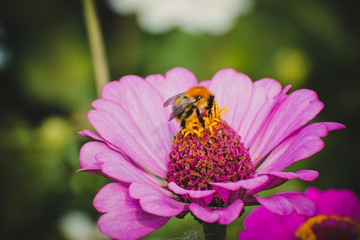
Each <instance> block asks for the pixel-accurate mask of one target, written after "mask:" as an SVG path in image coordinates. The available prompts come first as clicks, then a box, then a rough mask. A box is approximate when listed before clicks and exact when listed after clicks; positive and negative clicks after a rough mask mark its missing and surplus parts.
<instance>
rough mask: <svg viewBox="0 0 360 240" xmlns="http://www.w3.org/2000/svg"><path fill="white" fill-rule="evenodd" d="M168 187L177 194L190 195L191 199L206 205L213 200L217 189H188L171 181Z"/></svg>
mask: <svg viewBox="0 0 360 240" xmlns="http://www.w3.org/2000/svg"><path fill="white" fill-rule="evenodd" d="M168 188H169V189H170V190H171V191H173V192H174V193H176V194H179V195H187V196H189V197H190V199H191V201H193V202H197V203H200V204H204V205H208V204H209V203H210V202H211V200H212V198H213V195H214V193H215V192H216V191H215V190H186V189H184V188H181V187H179V186H178V185H177V184H176V183H174V182H170V183H169V184H168Z"/></svg>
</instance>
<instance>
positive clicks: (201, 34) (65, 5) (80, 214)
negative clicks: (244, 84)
mask: <svg viewBox="0 0 360 240" xmlns="http://www.w3.org/2000/svg"><path fill="white" fill-rule="evenodd" d="M184 1H185V0H184ZM239 1H240V2H241V4H239ZM239 1H237V0H236V1H231V0H229V1H225V0H224V1H223V4H225V2H226V6H218V5H216V1H208V2H206V1H198V3H197V4H194V6H192V7H193V8H194V9H191V8H188V9H187V10H186V11H188V12H186V11H185V10H184V11H185V12H183V10H182V8H181V7H173V6H168V5H166V4H165V3H164V2H163V1H160V0H156V1H155V0H154V1H150V2H152V4H148V3H146V2H149V1H142V0H136V1H135V0H133V3H131V1H125V0H122V1H118V2H116V0H112V1H95V4H96V8H97V12H98V16H99V21H100V25H101V29H102V33H103V38H104V42H105V50H106V55H107V60H108V63H109V69H110V76H111V79H112V80H117V79H119V78H120V77H121V76H124V75H127V74H136V75H140V76H142V77H145V76H147V75H148V74H154V73H161V74H164V73H165V72H166V71H167V70H169V69H171V68H173V67H176V66H182V67H186V68H188V69H189V70H191V71H192V72H193V73H194V74H195V75H196V76H197V77H198V79H199V80H203V79H204V80H205V79H210V78H211V77H212V76H213V74H214V73H215V72H216V71H218V70H220V69H222V68H227V67H230V68H234V69H236V70H237V71H239V72H243V73H245V74H247V75H248V76H250V77H251V78H252V79H253V80H257V79H260V78H264V77H269V78H274V79H277V80H278V81H280V82H281V83H282V84H283V86H284V85H287V84H292V85H293V88H292V91H293V90H296V89H299V88H310V89H313V90H315V91H316V92H317V93H318V95H319V98H320V100H322V101H323V102H324V103H325V108H324V109H323V111H322V112H321V113H320V114H319V115H318V116H317V117H316V119H315V121H336V122H341V123H343V124H345V125H346V129H344V130H340V131H335V132H331V133H330V134H329V135H328V136H327V137H326V138H325V139H324V141H325V148H324V149H323V150H322V151H321V152H319V153H317V154H315V155H314V156H313V157H311V158H309V159H306V160H304V161H301V162H298V163H295V164H294V165H293V166H291V167H290V170H295V169H299V168H300V167H304V168H308V169H315V170H318V171H319V172H320V177H319V178H318V179H317V180H315V181H313V182H310V183H308V182H302V181H295V180H292V181H290V182H288V183H286V184H285V185H283V186H282V187H279V188H277V189H276V190H275V191H280V190H284V189H294V190H304V189H305V188H306V187H308V186H316V187H318V188H320V189H327V188H348V189H351V190H353V191H355V192H356V193H357V194H358V195H359V194H360V185H359V175H358V174H359V173H358V172H359V167H360V164H359V162H360V158H359V150H360V145H359V144H360V141H359V136H360V129H359V128H360V121H359V120H360V79H359V68H360V65H359V63H360V28H359V22H360V21H359V20H360V19H359V14H358V8H357V7H356V6H355V4H356V2H355V1H354V2H352V1H346V3H345V2H342V1H325V0H303V1H297V2H296V4H294V3H293V2H292V1H287V0H271V1H270V0H247V1H244V2H242V0H239ZM185 2H190V1H185ZM193 2H197V1H193ZM156 4H159V5H156ZM211 4H215V5H214V6H212V5H211ZM189 9H190V10H189ZM204 9H207V10H208V11H205V10H204ZM174 10H175V12H174ZM0 80H1V94H0V97H1V101H0V109H1V117H0V151H1V174H0V182H1V197H0V199H1V200H0V201H1V204H0V206H1V214H0V215H1V216H0V217H1V224H0V228H1V229H0V238H1V239H54V240H57V239H69V240H70V239H76V240H79V239H80V240H81V239H90V240H91V239H108V238H107V237H106V236H104V235H102V234H101V233H99V232H98V230H97V227H96V220H97V218H98V217H99V216H100V214H99V213H98V212H96V210H95V209H94V208H93V206H92V200H93V197H94V196H95V194H96V193H97V191H98V190H99V189H100V188H101V187H102V186H103V185H105V184H106V180H105V179H103V178H102V177H100V176H95V175H91V174H88V173H75V171H76V170H77V169H78V168H79V164H78V153H79V149H80V147H81V145H82V144H83V143H85V142H86V141H87V139H85V138H84V137H81V136H79V135H78V134H77V132H78V131H80V130H83V129H92V127H91V126H90V124H89V123H88V121H87V118H86V114H87V111H88V110H90V109H91V106H90V103H91V102H92V101H93V100H94V99H96V97H97V95H96V91H97V90H96V87H95V77H94V72H93V65H92V59H91V53H90V48H89V41H88V37H87V32H86V25H85V21H84V15H83V7H82V1H70V0H63V1H46V0H38V1H2V2H1V3H0ZM265 194H266V193H265ZM247 212H248V211H247ZM241 222H242V218H241V219H238V220H236V221H235V222H234V223H232V224H231V225H230V226H229V228H228V239H235V238H236V233H237V231H238V230H239V229H241V227H242V224H241ZM201 232H202V230H201V227H200V226H199V225H198V224H197V223H196V222H195V221H194V220H193V218H192V216H187V217H186V219H185V220H177V219H175V218H174V219H172V220H171V221H170V222H169V223H168V224H166V225H165V226H164V227H163V228H161V229H159V230H157V231H155V232H154V233H152V234H150V235H149V236H146V237H144V239H197V238H199V239H201V237H202V236H201Z"/></svg>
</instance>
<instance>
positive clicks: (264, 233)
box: [239, 188, 360, 240]
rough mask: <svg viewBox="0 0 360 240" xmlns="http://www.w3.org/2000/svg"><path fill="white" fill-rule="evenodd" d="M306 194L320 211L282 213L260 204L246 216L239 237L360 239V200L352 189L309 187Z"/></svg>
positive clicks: (326, 239)
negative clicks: (306, 215) (305, 214)
mask: <svg viewBox="0 0 360 240" xmlns="http://www.w3.org/2000/svg"><path fill="white" fill-rule="evenodd" d="M280 195H281V194H280ZM305 196H306V197H308V198H309V199H311V200H312V201H314V202H316V203H317V204H318V212H317V215H315V216H313V217H304V216H299V215H298V214H296V213H293V214H291V215H289V216H281V215H278V214H274V213H272V212H270V211H269V210H268V209H266V208H265V207H263V206H261V207H259V208H257V209H255V210H254V211H252V212H251V213H250V214H249V216H247V217H246V219H245V221H244V225H245V229H244V230H243V231H241V232H240V233H239V239H241V240H246V239H249V240H250V239H251V240H253V239H258V240H262V239H267V240H272V239H274V240H275V239H276V240H278V239H282V240H293V239H302V240H305V239H306V240H315V239H317V240H328V239H334V240H335V239H341V240H351V239H353V240H358V239H360V202H359V199H358V198H357V197H356V195H355V194H354V193H353V192H351V191H349V190H335V189H330V190H327V191H325V192H322V191H320V190H318V189H316V188H309V189H307V191H306V192H305Z"/></svg>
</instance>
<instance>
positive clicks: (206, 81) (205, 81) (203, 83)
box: [199, 80, 211, 89]
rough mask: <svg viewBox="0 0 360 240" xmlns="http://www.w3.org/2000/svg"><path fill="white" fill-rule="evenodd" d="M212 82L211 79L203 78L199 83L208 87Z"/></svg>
mask: <svg viewBox="0 0 360 240" xmlns="http://www.w3.org/2000/svg"><path fill="white" fill-rule="evenodd" d="M210 84H211V80H203V81H201V82H200V83H199V85H200V86H204V87H206V88H207V89H209V88H210Z"/></svg>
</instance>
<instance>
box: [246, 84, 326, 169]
mask: <svg viewBox="0 0 360 240" xmlns="http://www.w3.org/2000/svg"><path fill="white" fill-rule="evenodd" d="M323 106H324V104H323V103H322V102H320V101H319V100H318V98H317V95H316V93H315V92H314V91H311V90H308V89H301V90H297V91H295V92H293V93H291V94H290V95H288V96H286V97H284V99H283V100H282V101H281V102H280V103H279V104H278V105H277V106H276V107H275V108H274V110H273V111H272V114H271V116H270V117H269V120H268V122H267V123H266V126H265V127H264V128H263V130H262V131H261V132H260V133H259V134H258V135H257V137H256V139H255V141H254V142H253V144H252V145H251V146H250V151H249V152H250V155H251V156H252V159H254V163H255V164H257V163H259V162H260V161H261V160H262V158H263V157H264V156H265V155H266V154H268V153H269V151H270V150H272V149H273V148H274V147H275V146H276V145H278V144H279V143H280V142H281V141H282V140H284V139H285V138H286V137H288V136H289V135H290V134H291V133H292V132H294V131H295V130H297V129H298V128H300V127H301V126H302V125H304V124H305V123H307V122H308V121H310V120H311V119H313V118H314V117H315V116H316V115H317V114H318V113H319V112H320V110H321V109H322V108H323Z"/></svg>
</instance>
